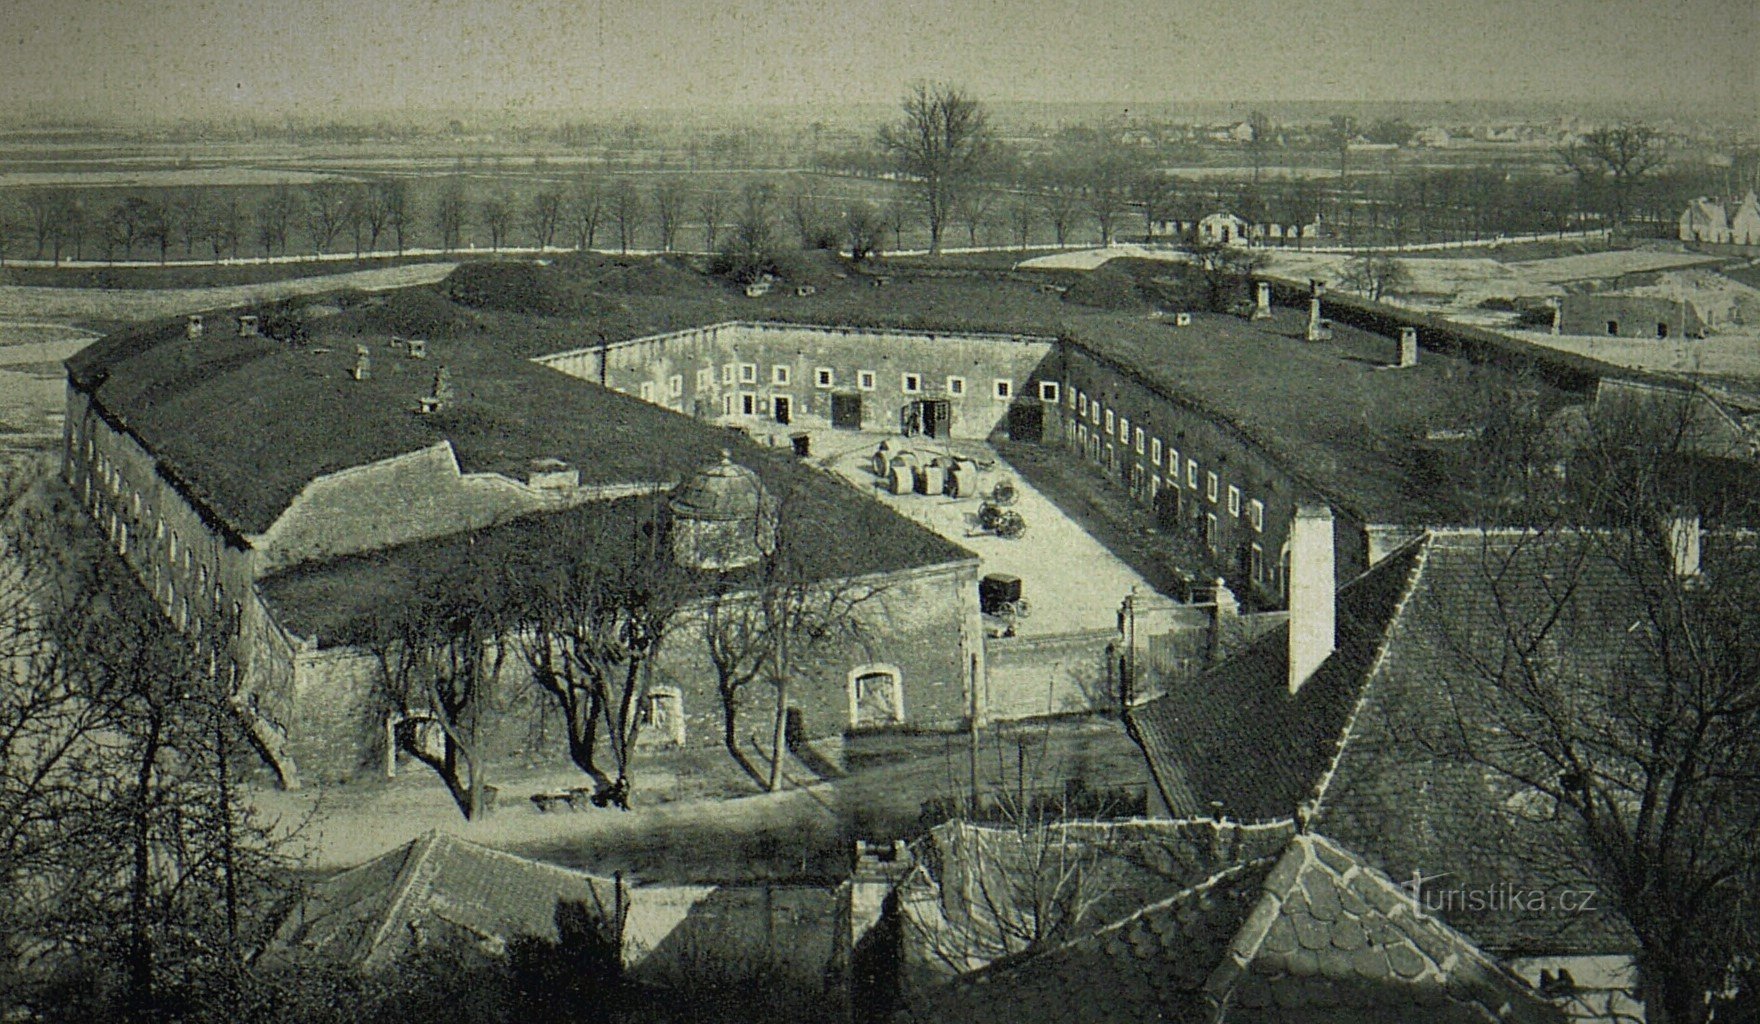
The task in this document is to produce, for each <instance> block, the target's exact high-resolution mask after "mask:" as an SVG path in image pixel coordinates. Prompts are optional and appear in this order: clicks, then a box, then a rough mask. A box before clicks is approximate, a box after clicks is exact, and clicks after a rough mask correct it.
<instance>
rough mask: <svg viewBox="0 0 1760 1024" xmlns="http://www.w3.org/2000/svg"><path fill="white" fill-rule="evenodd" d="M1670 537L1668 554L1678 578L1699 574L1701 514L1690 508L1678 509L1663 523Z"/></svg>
mask: <svg viewBox="0 0 1760 1024" xmlns="http://www.w3.org/2000/svg"><path fill="white" fill-rule="evenodd" d="M1663 528H1664V531H1665V533H1666V534H1667V537H1668V555H1669V559H1670V562H1671V564H1672V566H1673V569H1674V575H1675V578H1676V579H1680V580H1691V579H1697V578H1698V576H1699V541H1700V530H1699V515H1698V513H1696V512H1693V511H1691V510H1689V509H1681V510H1677V511H1676V512H1675V513H1674V514H1673V515H1672V516H1670V517H1669V518H1668V520H1667V522H1665V523H1664V524H1663Z"/></svg>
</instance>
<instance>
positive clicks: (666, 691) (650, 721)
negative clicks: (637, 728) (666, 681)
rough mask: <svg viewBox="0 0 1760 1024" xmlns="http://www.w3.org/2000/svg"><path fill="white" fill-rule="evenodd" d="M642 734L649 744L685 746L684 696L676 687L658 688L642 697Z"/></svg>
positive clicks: (640, 713) (640, 714)
mask: <svg viewBox="0 0 1760 1024" xmlns="http://www.w3.org/2000/svg"><path fill="white" fill-rule="evenodd" d="M639 717H640V721H641V733H640V734H639V735H640V736H641V737H642V738H643V739H645V740H646V741H647V742H649V743H656V742H658V743H670V744H673V745H675V746H682V745H683V744H684V694H683V693H681V692H680V691H679V690H678V688H677V687H674V686H656V687H654V688H653V689H651V690H649V691H648V692H647V693H645V694H643V695H642V705H641V710H640V712H639Z"/></svg>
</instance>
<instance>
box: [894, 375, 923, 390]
mask: <svg viewBox="0 0 1760 1024" xmlns="http://www.w3.org/2000/svg"><path fill="white" fill-rule="evenodd" d="M898 386H899V389H900V390H901V391H903V392H904V393H905V394H907V395H914V394H917V393H919V392H921V391H922V390H923V377H922V375H921V374H916V373H907V374H904V375H902V376H901V377H900V378H899V381H898Z"/></svg>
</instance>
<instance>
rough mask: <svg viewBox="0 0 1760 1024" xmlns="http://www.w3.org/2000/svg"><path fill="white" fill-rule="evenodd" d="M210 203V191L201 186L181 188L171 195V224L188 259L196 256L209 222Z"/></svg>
mask: <svg viewBox="0 0 1760 1024" xmlns="http://www.w3.org/2000/svg"><path fill="white" fill-rule="evenodd" d="M209 202H210V198H209V192H208V190H207V189H205V188H201V187H199V186H198V187H189V188H180V189H177V190H176V191H174V192H172V193H171V201H170V203H169V204H168V206H169V207H170V212H171V224H172V227H173V229H174V230H175V231H176V232H177V237H178V240H179V241H181V242H182V243H183V255H184V256H185V257H186V258H187V257H189V256H193V255H195V246H196V240H197V239H199V238H201V237H202V227H203V226H204V225H205V224H207V222H208V204H209Z"/></svg>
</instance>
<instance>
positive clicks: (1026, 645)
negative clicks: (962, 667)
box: [986, 629, 1118, 721]
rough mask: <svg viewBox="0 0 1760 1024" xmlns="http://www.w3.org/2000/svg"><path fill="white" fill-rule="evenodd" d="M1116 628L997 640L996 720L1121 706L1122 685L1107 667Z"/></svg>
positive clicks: (993, 670) (992, 695)
mask: <svg viewBox="0 0 1760 1024" xmlns="http://www.w3.org/2000/svg"><path fill="white" fill-rule="evenodd" d="M1117 637H1118V634H1117V633H1115V632H1114V631H1112V630H1110V629H1105V630H1090V631H1087V632H1082V633H1065V634H1056V635H1052V636H1028V637H1020V636H1016V637H1006V638H993V639H991V640H990V641H989V642H988V643H987V644H986V653H987V655H988V660H989V669H990V674H989V679H988V680H987V683H986V685H987V708H988V717H989V719H990V720H991V721H1009V720H1012V719H1020V718H1034V717H1038V716H1041V715H1060V714H1069V713H1073V712H1083V711H1099V710H1109V709H1115V708H1117V707H1118V684H1117V681H1116V680H1115V679H1114V678H1113V675H1112V673H1110V672H1109V671H1108V669H1107V651H1108V649H1109V647H1110V646H1111V645H1112V643H1113V642H1114V641H1115V640H1116V639H1117Z"/></svg>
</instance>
